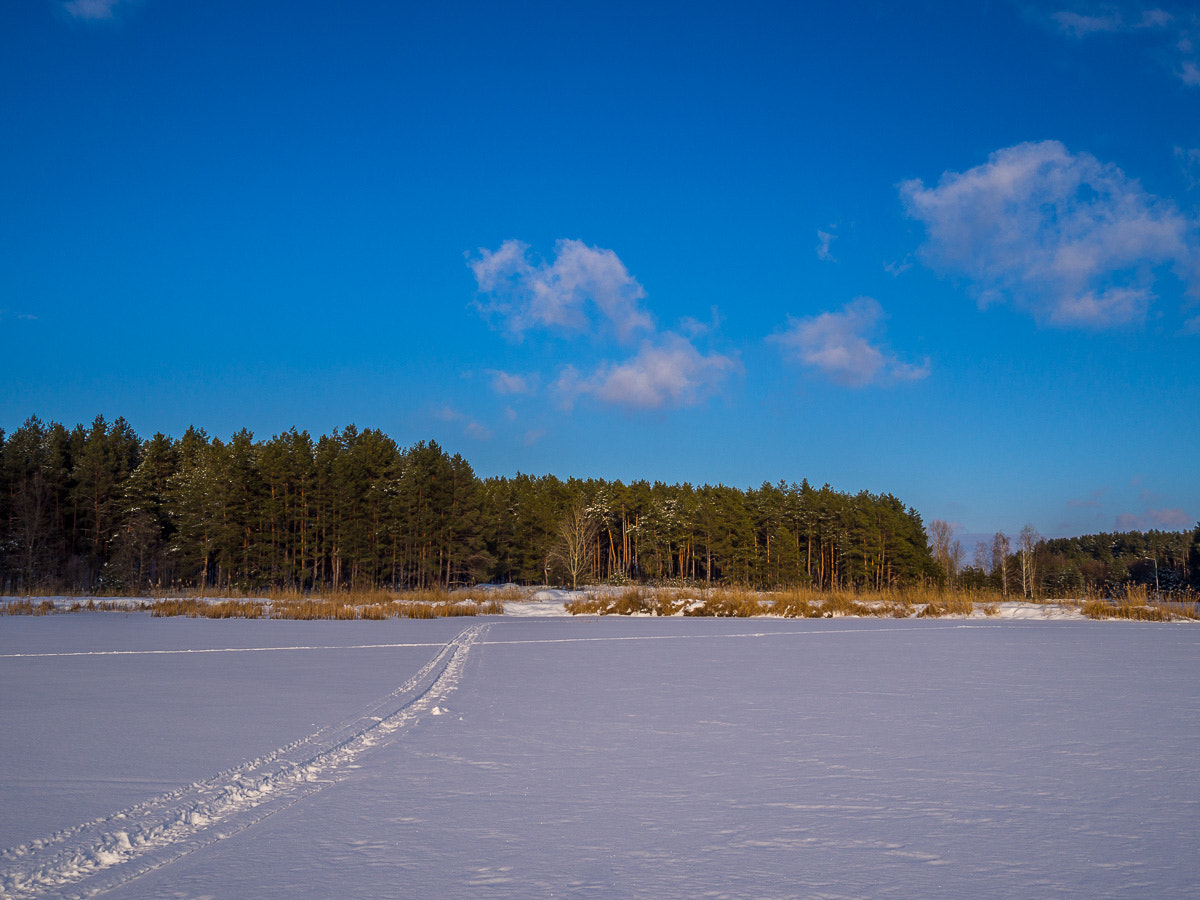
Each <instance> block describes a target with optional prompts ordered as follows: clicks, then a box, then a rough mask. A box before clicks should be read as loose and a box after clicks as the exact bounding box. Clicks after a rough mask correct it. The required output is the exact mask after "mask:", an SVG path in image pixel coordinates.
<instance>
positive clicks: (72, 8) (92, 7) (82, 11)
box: [62, 0, 130, 21]
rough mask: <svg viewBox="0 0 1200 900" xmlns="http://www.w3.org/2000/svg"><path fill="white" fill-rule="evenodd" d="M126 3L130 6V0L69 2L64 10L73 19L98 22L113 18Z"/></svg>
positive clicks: (70, 0) (75, 0)
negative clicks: (115, 12)
mask: <svg viewBox="0 0 1200 900" xmlns="http://www.w3.org/2000/svg"><path fill="white" fill-rule="evenodd" d="M122 3H124V5H125V6H129V5H130V3H129V0H69V2H66V3H63V4H62V8H63V9H64V10H65V11H66V13H67V14H68V15H69V16H71V18H73V19H83V20H85V21H98V20H104V19H111V18H113V14H114V11H115V10H116V8H117V7H118V6H120V5H122Z"/></svg>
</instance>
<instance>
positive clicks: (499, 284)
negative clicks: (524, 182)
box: [469, 240, 654, 343]
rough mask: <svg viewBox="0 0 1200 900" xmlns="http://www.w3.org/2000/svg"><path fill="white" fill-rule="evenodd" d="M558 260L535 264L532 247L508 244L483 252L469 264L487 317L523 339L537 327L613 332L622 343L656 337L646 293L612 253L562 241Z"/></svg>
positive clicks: (537, 261)
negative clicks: (650, 335) (650, 334)
mask: <svg viewBox="0 0 1200 900" xmlns="http://www.w3.org/2000/svg"><path fill="white" fill-rule="evenodd" d="M554 251H555V255H554V260H553V261H552V262H546V261H544V260H536V259H532V258H531V256H530V252H529V246H528V245H527V244H525V243H523V242H522V241H517V240H507V241H505V242H504V243H502V244H501V245H500V248H499V249H498V250H496V251H491V250H487V249H484V248H482V247H481V248H480V249H479V256H478V257H477V258H475V259H472V260H470V263H469V264H470V267H471V271H472V272H473V273H474V275H475V282H476V284H477V285H478V288H479V292H480V294H481V295H482V296H481V299H480V300H479V301H478V302H477V306H478V308H479V310H480V312H481V313H482V314H483V315H484V316H485V317H487V318H494V319H499V320H500V321H501V322H503V324H504V327H505V329H506V330H507V331H508V333H509V334H510V335H511V336H512V337H514V338H516V339H517V340H520V339H521V338H522V337H523V336H524V334H525V332H526V331H529V330H530V329H532V328H549V329H555V330H560V331H564V332H574V333H583V332H588V331H593V330H597V329H600V330H610V331H611V332H612V333H613V334H615V335H616V337H617V339H618V340H620V341H621V342H622V343H628V342H629V341H630V340H631V339H632V338H633V337H634V335H635V334H636V333H637V332H639V331H642V332H646V331H650V332H652V331H653V330H654V320H653V318H652V317H651V316H650V314H649V313H648V312H646V310H644V309H643V308H642V306H641V301H642V300H644V299H645V297H646V291H645V289H644V288H643V287H642V286H641V285H640V284H638V282H637V280H636V279H635V278H633V276H631V275H630V274H629V271H628V269H626V268H625V264H624V263H623V262H621V260H620V259H619V258H618V257H617V254H616V253H614V252H613V251H612V250H604V249H601V248H599V247H589V246H588V245H587V244H585V243H583V241H577V240H560V241H558V242H557V243H556V244H555V245H554Z"/></svg>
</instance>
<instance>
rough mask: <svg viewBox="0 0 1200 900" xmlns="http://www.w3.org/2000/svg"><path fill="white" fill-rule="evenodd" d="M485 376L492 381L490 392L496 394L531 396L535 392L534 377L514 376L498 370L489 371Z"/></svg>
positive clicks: (535, 377)
mask: <svg viewBox="0 0 1200 900" xmlns="http://www.w3.org/2000/svg"><path fill="white" fill-rule="evenodd" d="M487 374H488V376H489V377H490V378H491V379H492V390H493V391H494V392H496V393H497V394H502V395H507V394H532V393H534V392H535V391H536V390H537V382H538V378H537V376H536V375H514V374H512V373H511V372H502V371H500V370H499V369H489V370H488V372H487Z"/></svg>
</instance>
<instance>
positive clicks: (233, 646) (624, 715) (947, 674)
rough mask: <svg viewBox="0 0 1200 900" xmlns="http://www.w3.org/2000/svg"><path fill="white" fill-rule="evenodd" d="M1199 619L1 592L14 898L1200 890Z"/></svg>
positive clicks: (3, 837) (0, 752)
mask: <svg viewBox="0 0 1200 900" xmlns="http://www.w3.org/2000/svg"><path fill="white" fill-rule="evenodd" d="M1198 644H1200V630H1197V629H1194V628H1187V627H1179V626H1172V625H1163V624H1153V623H1151V624H1145V623H1130V622H1091V621H1080V620H1075V621H1071V620H1053V619H1051V620H1038V621H1013V620H1003V621H998V620H995V619H990V620H981V619H977V618H972V619H961V620H936V621H917V620H875V619H862V620H856V619H837V620H780V619H761V618H760V619H750V620H730V619H686V618H670V619H647V618H638V619H626V618H616V617H613V618H597V617H586V618H576V619H568V618H557V617H533V618H515V619H514V618H509V617H508V616H505V617H487V618H476V619H457V620H456V619H439V620H388V621H384V622H287V621H270V620H251V621H245V620H205V619H153V618H150V617H149V616H148V615H147V614H144V613H130V614H128V615H126V614H121V613H96V614H88V613H85V614H75V615H72V616H48V617H3V618H0V723H3V728H2V729H0V760H2V764H0V847H6V848H9V849H7V850H4V851H3V853H2V854H0V896H4V897H59V896H65V897H76V896H78V897H85V896H94V895H97V894H105V895H106V896H111V897H123V898H133V897H192V898H199V897H267V898H273V897H280V898H283V897H288V898H292V897H364V898H366V897H432V896H439V897H475V896H486V897H529V896H564V895H565V896H575V895H587V896H602V897H610V896H611V897H665V896H672V897H675V896H688V897H697V896H712V897H914V896H920V897H963V896H982V897H1012V896H1038V897H1045V896H1071V897H1179V896H1198V895H1200V836H1198V835H1197V833H1196V825H1197V823H1200V778H1198V777H1197V775H1196V767H1195V746H1196V742H1197V738H1198V737H1200V699H1197V694H1196V691H1195V689H1194V685H1195V684H1196V683H1197V676H1198V675H1200V654H1198V653H1197V650H1198V649H1200V648H1198Z"/></svg>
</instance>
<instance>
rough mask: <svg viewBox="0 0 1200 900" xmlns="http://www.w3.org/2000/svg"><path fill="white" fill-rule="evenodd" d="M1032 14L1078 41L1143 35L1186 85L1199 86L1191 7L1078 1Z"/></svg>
mask: <svg viewBox="0 0 1200 900" xmlns="http://www.w3.org/2000/svg"><path fill="white" fill-rule="evenodd" d="M1164 6H1170V7H1172V8H1171V9H1166V8H1164ZM1030 12H1031V14H1032V16H1033V18H1034V19H1035V20H1037V21H1039V22H1041V23H1042V24H1043V25H1045V26H1046V27H1048V28H1050V29H1051V30H1053V31H1056V32H1058V33H1059V34H1063V35H1066V36H1067V37H1070V38H1073V39H1075V40H1086V39H1089V38H1094V37H1095V36H1096V35H1118V36H1119V35H1125V34H1140V35H1143V36H1144V37H1145V38H1147V39H1149V40H1150V41H1151V43H1152V44H1153V45H1154V46H1155V47H1156V50H1157V52H1158V53H1159V54H1161V55H1163V56H1165V57H1166V58H1168V59H1170V60H1172V62H1171V67H1172V68H1173V69H1174V72H1175V75H1176V76H1177V77H1178V78H1179V79H1180V80H1182V81H1183V83H1184V84H1187V85H1190V86H1192V87H1196V86H1200V66H1198V65H1197V63H1198V62H1200V59H1198V58H1197V54H1196V44H1197V41H1198V39H1200V14H1198V13H1197V10H1196V9H1195V7H1194V5H1192V4H1178V3H1159V4H1154V5H1148V4H1146V3H1141V2H1134V0H1128V2H1113V0H1103V2H1098V0H1077V2H1074V3H1069V4H1063V3H1061V2H1055V3H1048V4H1047V3H1038V4H1035V5H1034V6H1033V7H1031V8H1030Z"/></svg>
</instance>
